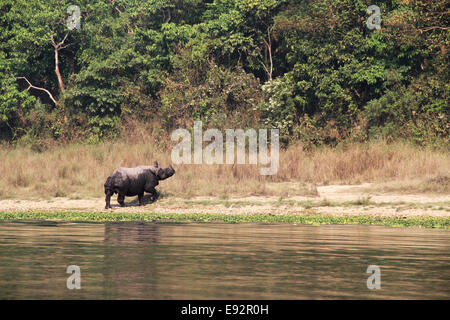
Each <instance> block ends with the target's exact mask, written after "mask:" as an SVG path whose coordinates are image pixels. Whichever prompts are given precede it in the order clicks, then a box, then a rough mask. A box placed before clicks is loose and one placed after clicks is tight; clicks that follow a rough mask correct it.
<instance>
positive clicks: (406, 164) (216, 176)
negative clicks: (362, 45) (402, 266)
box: [0, 140, 450, 199]
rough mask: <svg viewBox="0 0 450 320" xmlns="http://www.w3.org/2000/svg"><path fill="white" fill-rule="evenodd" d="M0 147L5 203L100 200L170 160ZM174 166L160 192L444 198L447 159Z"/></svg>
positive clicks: (109, 146) (309, 156)
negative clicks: (129, 174)
mask: <svg viewBox="0 0 450 320" xmlns="http://www.w3.org/2000/svg"><path fill="white" fill-rule="evenodd" d="M147 141H148V140H147ZM0 148H1V149H0V172H1V175H0V198H3V199H4V198H30V197H31V198H34V197H39V198H47V199H48V198H50V197H70V198H81V197H89V196H92V197H99V196H103V195H104V193H103V183H104V182H105V180H106V178H107V177H108V175H109V174H110V173H111V172H112V171H113V170H114V169H115V168H117V167H120V166H125V167H133V166H137V165H144V164H147V165H151V164H153V162H154V161H155V160H158V161H159V163H160V165H161V166H167V165H168V164H169V163H170V149H169V150H168V151H165V152H164V151H161V150H158V148H157V147H155V145H154V144H152V143H142V142H141V143H137V142H134V143H131V144H130V143H125V142H115V143H104V144H99V145H77V144H73V145H67V146H61V147H55V148H52V149H49V150H47V151H44V152H42V153H37V152H35V151H32V150H31V149H29V148H26V147H16V148H10V147H4V146H1V147H0ZM175 169H176V170H177V173H176V175H175V176H174V177H172V178H170V179H168V180H166V181H163V182H161V184H160V186H159V187H158V188H159V190H160V191H161V190H162V192H163V195H164V194H165V195H176V196H181V197H191V196H196V195H203V196H216V197H220V198H227V197H229V196H246V195H278V196H280V195H285V193H286V192H289V194H290V195H294V194H298V195H301V194H305V193H306V194H314V187H313V186H314V185H320V184H353V183H361V182H384V183H386V182H389V181H392V182H393V183H395V182H399V181H401V182H402V183H403V184H402V185H403V186H404V187H403V189H405V190H406V191H407V189H408V188H411V186H412V188H415V187H414V186H418V185H419V186H423V187H424V188H423V191H427V192H444V193H448V192H449V180H450V178H449V172H450V156H449V153H448V152H445V151H432V150H429V149H422V148H417V147H413V146H410V145H407V144H400V143H398V144H390V145H387V144H385V143H381V142H379V143H368V144H354V145H349V146H346V147H345V148H338V149H336V148H321V149H317V150H315V151H313V152H304V151H303V150H302V146H301V145H297V146H291V147H290V148H288V149H287V150H281V151H280V168H279V171H278V174H276V175H274V176H261V175H260V174H259V169H258V167H257V166H255V165H206V164H203V165H194V164H192V165H179V166H175ZM408 181H413V182H414V183H409V184H408ZM279 182H284V183H279ZM286 182H296V184H289V183H286ZM278 183H279V184H278ZM293 185H294V186H295V187H294V188H293V187H292V186H293ZM396 185H398V184H396ZM311 186H312V187H311ZM408 186H409V187H408ZM400 189H401V188H400ZM419 189H420V188H419ZM397 191H399V190H397ZM400 191H401V190H400ZM419 191H420V190H419Z"/></svg>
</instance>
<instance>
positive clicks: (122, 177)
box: [105, 162, 175, 209]
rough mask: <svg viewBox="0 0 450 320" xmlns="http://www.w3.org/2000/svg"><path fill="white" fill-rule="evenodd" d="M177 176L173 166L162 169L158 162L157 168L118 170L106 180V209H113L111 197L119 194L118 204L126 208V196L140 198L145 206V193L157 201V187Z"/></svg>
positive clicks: (145, 167)
mask: <svg viewBox="0 0 450 320" xmlns="http://www.w3.org/2000/svg"><path fill="white" fill-rule="evenodd" d="M174 174H175V170H174V169H173V168H172V166H171V165H169V167H167V168H165V169H164V168H160V167H159V165H158V162H155V166H139V167H136V168H123V167H122V168H118V169H116V170H114V172H113V173H112V174H111V175H110V176H109V177H108V179H106V182H105V194H106V198H105V202H106V206H105V208H106V209H108V208H111V204H110V201H111V196H112V195H113V194H115V193H117V194H118V196H117V202H119V204H120V206H121V207H123V206H125V196H127V197H132V196H136V195H137V196H138V199H139V205H140V206H142V205H144V202H143V197H144V192H148V193H150V194H151V195H152V199H155V198H156V196H157V192H156V189H155V187H156V186H157V185H158V184H159V180H165V179H167V178H170V177H171V176H173V175H174Z"/></svg>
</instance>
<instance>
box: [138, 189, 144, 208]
mask: <svg viewBox="0 0 450 320" xmlns="http://www.w3.org/2000/svg"><path fill="white" fill-rule="evenodd" d="M138 199H139V205H140V206H143V205H144V193H143V192H142V193H139V194H138Z"/></svg>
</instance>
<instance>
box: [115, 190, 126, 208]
mask: <svg viewBox="0 0 450 320" xmlns="http://www.w3.org/2000/svg"><path fill="white" fill-rule="evenodd" d="M117 202H118V203H119V204H120V206H121V207H125V195H124V194H120V193H119V195H118V196H117Z"/></svg>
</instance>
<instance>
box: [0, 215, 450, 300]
mask: <svg viewBox="0 0 450 320" xmlns="http://www.w3.org/2000/svg"><path fill="white" fill-rule="evenodd" d="M449 247H450V232H449V231H448V230H430V229H413V228H387V227H380V226H351V225H346V226H320V227H316V226H309V225H289V224H275V225H274V224H155V223H107V224H86V223H53V224H48V223H47V224H40V223H0V298H2V299H16V298H25V299H28V298H39V299H40V298H49V299H74V298H76V299H78V298H81V299H84V298H91V299H104V298H108V299H116V298H122V299H334V298H344V299H345V298H348V299H366V298H394V299H409V298H419V299H420V298H430V299H431V298H432V299H448V298H450V293H449V290H448V287H449V284H450V280H449V279H450V278H449V275H450V273H449V263H450V255H449V249H450V248H449ZM70 264H75V265H78V266H80V268H81V279H82V280H81V286H82V289H81V290H68V289H67V288H66V279H67V277H68V276H69V275H68V274H66V273H65V272H66V268H67V266H68V265H70ZM369 265H378V266H379V267H380V268H381V290H369V289H367V286H366V280H367V278H368V277H369V274H367V273H366V269H367V267H368V266H369Z"/></svg>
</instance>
